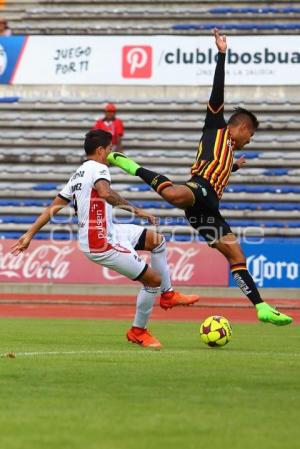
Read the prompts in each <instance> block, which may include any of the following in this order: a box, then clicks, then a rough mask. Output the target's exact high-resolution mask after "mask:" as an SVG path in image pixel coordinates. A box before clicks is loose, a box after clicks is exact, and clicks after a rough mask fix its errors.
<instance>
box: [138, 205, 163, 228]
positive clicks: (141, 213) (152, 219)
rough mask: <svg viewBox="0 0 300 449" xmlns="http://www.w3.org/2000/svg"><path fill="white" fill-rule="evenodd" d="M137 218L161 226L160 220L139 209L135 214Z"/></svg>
mask: <svg viewBox="0 0 300 449" xmlns="http://www.w3.org/2000/svg"><path fill="white" fill-rule="evenodd" d="M135 216H136V217H139V218H145V219H146V220H148V221H149V223H150V224H152V225H154V226H157V225H158V224H159V219H158V218H157V217H155V216H154V215H151V214H149V213H148V212H146V211H144V210H143V209H137V210H136V212H135Z"/></svg>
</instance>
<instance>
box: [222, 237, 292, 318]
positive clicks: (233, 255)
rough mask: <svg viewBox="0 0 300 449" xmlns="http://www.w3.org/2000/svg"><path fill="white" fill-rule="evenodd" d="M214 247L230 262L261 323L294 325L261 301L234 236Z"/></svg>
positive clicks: (237, 282)
mask: <svg viewBox="0 0 300 449" xmlns="http://www.w3.org/2000/svg"><path fill="white" fill-rule="evenodd" d="M214 247H215V248H216V249H218V250H219V251H220V252H221V253H222V254H223V255H224V256H225V257H226V258H227V260H228V261H229V263H230V266H231V273H232V276H233V279H234V280H235V283H236V285H237V286H238V287H239V288H240V289H241V290H242V292H243V293H244V294H245V295H246V296H247V297H248V299H250V301H251V302H252V304H253V305H254V306H255V308H256V311H257V318H258V319H259V320H260V321H263V322H264V323H271V324H275V325H276V326H285V325H287V324H291V323H292V321H293V319H292V318H291V317H290V316H288V315H285V314H284V313H281V312H279V311H278V310H276V309H274V308H273V307H271V306H270V305H269V304H267V303H266V302H264V301H263V300H262V299H261V296H260V294H259V291H258V289H257V287H256V285H255V282H254V280H253V278H252V276H251V274H250V273H249V271H248V269H247V266H246V260H245V256H244V254H243V251H242V249H241V247H240V245H239V243H238V242H237V241H236V237H235V236H234V235H232V234H231V235H226V236H225V237H223V239H221V240H220V241H218V242H217V243H216V244H215V245H214Z"/></svg>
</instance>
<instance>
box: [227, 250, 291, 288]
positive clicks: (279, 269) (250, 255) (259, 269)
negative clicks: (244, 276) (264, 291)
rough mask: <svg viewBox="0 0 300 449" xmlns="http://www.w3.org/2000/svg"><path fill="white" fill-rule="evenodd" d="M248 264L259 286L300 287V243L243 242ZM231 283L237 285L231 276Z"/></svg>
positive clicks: (233, 285)
mask: <svg viewBox="0 0 300 449" xmlns="http://www.w3.org/2000/svg"><path fill="white" fill-rule="evenodd" d="M242 247H243V250H244V252H245V254H246V257H247V266H248V270H249V271H250V273H251V275H252V276H253V279H254V281H255V283H256V285H257V286H258V287H272V288H276V287H280V288H285V287H289V288H299V287H300V244H291V243H288V242H287V243H281V244H276V245H274V243H273V244H272V243H261V244H259V245H257V244H251V243H247V244H243V245H242ZM229 285H230V286H231V287H235V283H234V281H233V279H232V276H230V280H229Z"/></svg>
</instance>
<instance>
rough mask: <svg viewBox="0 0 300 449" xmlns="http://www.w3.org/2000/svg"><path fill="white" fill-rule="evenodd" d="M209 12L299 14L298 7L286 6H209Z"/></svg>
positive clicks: (299, 9)
mask: <svg viewBox="0 0 300 449" xmlns="http://www.w3.org/2000/svg"><path fill="white" fill-rule="evenodd" d="M209 12H210V13H211V14H299V13H300V8H293V7H286V8H275V7H262V8H254V7H253V8H251V7H247V8H245V7H244V8H229V7H228V8H225V7H224V8H211V9H209Z"/></svg>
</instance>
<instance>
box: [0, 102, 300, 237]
mask: <svg viewBox="0 0 300 449" xmlns="http://www.w3.org/2000/svg"><path fill="white" fill-rule="evenodd" d="M109 100H111V99H107V98H88V99H85V100H83V99H79V98H61V99H60V101H58V102H57V101H55V100H50V99H46V98H43V97H40V98H32V99H19V101H18V98H14V101H13V102H12V101H11V98H10V99H8V102H4V101H2V102H0V111H1V114H0V116H1V118H0V132H1V141H0V167H1V182H0V187H1V189H0V235H1V236H2V237H18V236H19V235H20V234H21V233H22V232H23V231H24V230H25V229H26V228H27V227H28V224H29V223H32V222H33V220H34V219H35V218H36V216H37V215H38V214H39V213H40V212H41V210H42V208H43V207H45V206H46V205H47V204H49V202H50V199H51V198H52V197H53V196H54V195H56V193H57V191H58V190H59V189H60V188H61V187H62V185H63V184H64V183H65V182H66V180H67V179H68V177H69V176H70V174H71V173H72V171H73V170H74V169H75V168H76V167H77V166H78V164H79V163H80V162H81V161H82V160H83V158H84V155H83V149H82V140H83V136H84V133H85V132H86V130H88V129H89V128H90V127H91V126H92V124H93V123H94V120H95V118H96V117H97V115H98V113H99V104H104V103H105V102H107V101H109ZM237 103H238V101H237V100H235V101H234V103H233V102H230V101H229V102H227V111H226V112H227V114H230V112H231V110H232V108H233V106H234V105H236V104H237ZM244 103H245V104H247V107H249V108H251V110H253V111H254V112H257V113H258V115H259V119H260V122H261V127H260V129H259V131H258V133H257V135H256V136H255V138H254V140H253V143H252V144H250V145H249V147H246V150H245V151H244V152H243V154H245V156H246V158H247V167H245V168H243V169H242V170H241V171H239V172H237V173H235V174H233V175H232V180H231V184H230V185H229V187H228V189H227V192H226V193H225V195H224V198H223V201H222V213H223V215H224V216H225V217H226V218H227V219H228V220H229V222H230V224H231V225H232V227H233V229H234V231H235V232H237V233H239V232H240V231H241V230H243V229H245V228H246V227H249V228H250V232H251V235H256V234H259V233H260V232H261V229H262V228H263V230H264V233H265V235H267V236H273V237H277V238H280V237H283V236H287V237H297V236H298V237H299V236H300V212H299V211H300V206H299V204H300V203H299V200H300V157H299V141H300V118H299V114H298V113H299V111H300V104H299V102H297V100H296V99H295V100H294V101H293V100H290V101H283V100H282V101H281V100H276V101H273V100H268V101H264V102H261V101H258V100H257V101H256V100H253V98H252V99H250V98H249V99H248V100H247V99H244ZM240 104H242V102H241V103H240ZM118 108H119V110H120V112H121V113H122V118H124V121H125V122H126V127H127V133H126V137H125V139H124V149H125V151H126V153H127V154H128V155H130V156H134V157H135V158H136V160H137V161H139V162H141V163H143V164H145V165H146V166H149V167H153V168H157V169H158V170H160V171H163V172H164V173H167V174H168V175H169V176H170V177H171V178H172V179H173V180H174V181H175V182H183V181H186V180H187V179H188V177H189V169H190V166H191V164H192V162H193V160H194V157H195V153H196V148H197V143H198V140H199V136H200V128H201V124H202V122H203V119H204V114H205V108H206V105H205V102H204V101H203V102H195V101H192V100H179V99H176V98H174V99H165V100H162V99H155V98H153V99H152V100H149V101H147V100H142V99H138V100H135V99H128V100H126V101H125V100H118ZM187 131H188V132H187ZM111 172H112V175H113V183H114V188H115V189H116V190H118V191H120V192H122V194H123V195H124V196H126V197H127V198H128V199H130V200H131V201H133V202H134V203H135V204H136V205H138V206H139V207H143V208H147V209H149V210H151V211H152V212H153V213H154V214H156V215H157V216H159V217H160V219H161V230H162V231H164V232H165V233H166V234H167V237H169V238H176V239H177V240H184V239H187V238H188V237H189V235H191V232H192V230H191V228H189V227H188V226H187V223H186V221H185V218H184V216H183V212H181V211H178V210H177V209H174V208H172V207H171V206H170V205H168V204H166V203H165V202H163V201H162V200H161V199H160V198H159V197H158V195H157V194H156V193H155V192H153V191H151V190H150V188H149V187H148V186H146V185H144V184H142V183H141V181H140V179H139V178H129V177H128V176H127V175H126V174H124V173H123V172H121V171H120V170H119V169H117V168H112V169H111ZM116 219H118V220H119V219H120V220H125V221H128V219H129V217H128V215H127V214H126V213H125V212H124V213H121V212H120V213H119V214H118V216H117V217H116ZM62 222H65V223H66V224H63V223H62ZM134 222H136V221H134ZM255 228H257V229H255ZM49 232H54V233H55V237H56V238H60V239H65V238H69V237H68V236H69V234H70V232H71V233H72V236H74V237H75V235H76V219H75V218H74V217H73V214H72V213H71V211H66V212H65V213H64V214H63V215H62V216H61V217H58V218H57V219H55V222H53V223H52V224H49V225H48V226H46V227H45V230H44V232H41V233H40V234H39V238H46V237H48V236H49Z"/></svg>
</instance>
